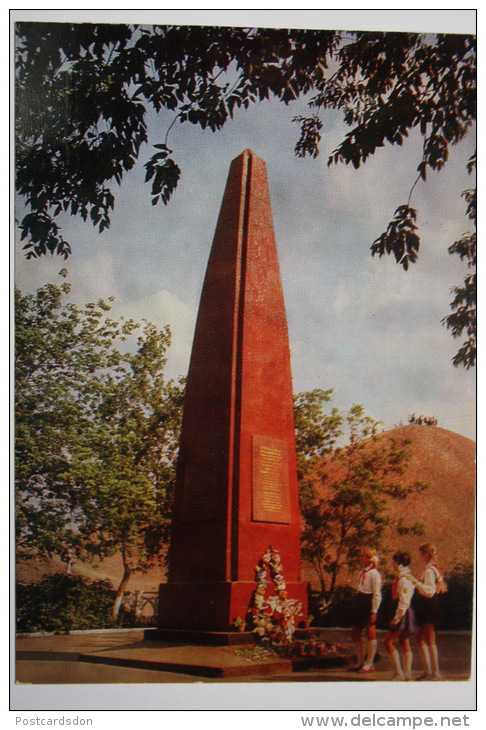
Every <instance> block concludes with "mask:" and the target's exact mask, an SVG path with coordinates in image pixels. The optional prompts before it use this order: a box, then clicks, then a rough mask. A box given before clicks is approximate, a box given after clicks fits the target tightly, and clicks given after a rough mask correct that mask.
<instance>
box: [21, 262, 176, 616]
mask: <svg viewBox="0 0 486 730" xmlns="http://www.w3.org/2000/svg"><path fill="white" fill-rule="evenodd" d="M61 273H62V275H63V276H64V277H65V276H66V272H65V271H64V270H63V272H61ZM69 291H70V285H69V284H68V283H67V282H63V283H62V284H61V285H60V286H58V285H54V284H48V285H46V286H44V287H42V288H40V289H39V290H38V291H37V292H36V294H26V295H23V294H22V293H21V292H20V291H18V290H17V291H16V311H15V314H16V353H15V358H16V360H15V376H16V383H15V384H16V402H15V436H16V440H15V481H16V513H17V515H16V516H17V522H16V526H17V545H18V549H19V550H26V549H27V550H31V549H35V550H37V551H38V552H39V553H40V554H43V555H47V556H52V555H53V554H57V555H59V556H60V557H61V559H63V560H64V561H65V562H67V563H68V564H69V563H70V562H71V561H72V560H73V559H75V558H83V559H89V558H90V557H94V556H96V557H98V558H103V557H105V556H107V555H112V554H115V553H121V555H122V561H123V570H124V573H123V578H122V580H121V583H120V586H119V589H118V594H117V598H116V603H115V613H116V612H117V610H118V607H119V603H120V600H121V594H122V592H123V590H125V588H126V584H127V582H128V579H129V577H130V575H131V572H132V571H133V570H134V569H137V570H140V569H145V568H146V567H147V566H148V565H150V564H151V561H153V560H154V559H156V558H157V557H158V556H159V555H160V554H161V550H162V549H163V544H164V539H165V537H166V533H165V531H166V528H167V525H168V521H169V519H170V504H171V498H172V490H173V481H174V461H175V457H176V452H177V442H178V433H179V428H180V415H181V406H182V393H183V390H182V385H181V384H180V383H174V382H172V381H170V382H166V381H165V380H164V375H163V373H164V366H165V363H166V350H167V347H168V346H169V343H170V333H169V330H168V328H166V329H164V330H162V331H158V330H157V329H156V328H155V327H154V326H153V325H151V324H149V323H145V325H144V326H143V327H142V328H141V329H142V331H141V333H140V334H139V335H138V339H137V342H136V347H135V352H131V351H130V349H129V346H130V339H133V336H134V335H135V333H136V332H137V330H140V325H137V324H135V323H134V322H133V321H131V320H128V321H125V320H123V319H122V320H121V321H120V322H115V321H114V320H112V319H111V318H110V317H109V316H108V312H109V309H110V306H109V305H108V304H107V303H106V302H104V301H102V300H100V301H99V302H97V303H91V304H87V305H86V306H85V307H84V308H80V307H78V306H77V305H76V304H74V303H72V302H67V303H66V302H64V301H63V298H64V297H65V295H67V294H68V293H69ZM122 348H123V350H122Z"/></svg>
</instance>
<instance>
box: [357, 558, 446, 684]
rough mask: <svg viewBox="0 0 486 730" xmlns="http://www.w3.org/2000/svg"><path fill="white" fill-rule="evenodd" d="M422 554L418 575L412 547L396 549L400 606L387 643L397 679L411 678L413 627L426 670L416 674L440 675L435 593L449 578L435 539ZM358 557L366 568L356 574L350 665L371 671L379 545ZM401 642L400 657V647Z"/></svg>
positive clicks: (432, 677) (378, 595)
mask: <svg viewBox="0 0 486 730" xmlns="http://www.w3.org/2000/svg"><path fill="white" fill-rule="evenodd" d="M419 555H420V558H421V560H422V562H423V564H424V567H423V572H422V576H421V578H420V580H419V579H417V578H416V577H415V576H414V575H413V574H412V572H411V570H410V563H411V558H410V555H409V554H408V553H405V552H397V553H395V554H394V555H393V567H394V571H395V574H396V578H395V580H394V582H393V587H392V598H393V599H394V601H395V606H396V609H395V613H394V616H393V618H392V620H391V622H390V626H389V630H388V633H387V635H386V637H385V647H386V650H387V652H388V655H389V657H390V661H391V664H392V667H393V676H392V680H394V681H398V680H408V681H410V680H411V679H412V658H413V655H412V648H411V645H410V634H412V633H415V638H416V641H417V644H418V648H419V652H420V657H421V660H422V665H423V672H422V674H421V675H420V676H419V677H417V679H419V680H424V679H425V680H439V679H440V672H439V656H438V651H437V644H436V638H435V624H436V622H437V618H438V616H437V612H438V601H437V598H438V596H439V594H440V592H442V591H443V590H444V585H445V584H444V580H443V578H442V574H441V572H440V570H439V568H438V566H437V550H436V548H435V547H434V545H430V544H429V543H426V544H424V545H421V546H420V547H419ZM360 561H361V565H362V570H361V573H360V575H359V580H358V593H357V599H356V609H355V617H354V620H353V627H352V639H353V643H354V645H355V649H356V655H357V663H356V664H355V665H354V666H353V667H351V671H357V672H359V673H360V674H369V673H371V672H374V670H375V669H374V660H375V656H376V651H377V647H378V641H377V638H376V617H377V613H378V608H379V606H380V603H381V574H380V572H379V570H378V556H377V553H376V550H373V549H372V548H366V549H364V550H362V552H361V556H360ZM363 632H364V633H365V635H366V639H367V646H366V648H365V646H364V644H363V641H362V636H363ZM397 642H398V645H399V646H400V649H401V657H400V653H399V652H398V650H397V648H396V643H397Z"/></svg>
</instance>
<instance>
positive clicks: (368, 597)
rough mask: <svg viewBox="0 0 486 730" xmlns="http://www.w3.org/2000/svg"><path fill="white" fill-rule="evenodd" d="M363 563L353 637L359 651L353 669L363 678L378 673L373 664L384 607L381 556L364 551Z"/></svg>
mask: <svg viewBox="0 0 486 730" xmlns="http://www.w3.org/2000/svg"><path fill="white" fill-rule="evenodd" d="M360 563H361V565H362V571H361V573H360V574H359V579H358V593H357V596H356V608H355V615H354V621H353V626H352V629H351V637H352V640H353V643H354V646H355V649H356V656H357V663H356V665H355V666H354V667H352V668H351V669H352V670H353V671H358V672H359V673H360V674H369V673H370V672H374V671H375V667H374V664H373V662H374V660H375V655H376V649H377V647H378V642H377V639H376V614H377V613H378V608H379V606H380V603H381V575H380V572H379V571H378V569H377V565H378V555H377V553H376V550H374V549H373V548H364V549H363V550H362V551H361V555H360ZM363 631H366V638H367V640H368V645H367V649H366V661H365V650H364V646H363V642H362V639H361V636H362V633H363Z"/></svg>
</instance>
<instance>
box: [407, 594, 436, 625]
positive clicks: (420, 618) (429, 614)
mask: <svg viewBox="0 0 486 730" xmlns="http://www.w3.org/2000/svg"><path fill="white" fill-rule="evenodd" d="M412 605H413V610H414V613H415V623H416V625H417V626H424V624H436V623H437V622H438V621H439V618H440V596H439V595H438V594H437V593H436V594H435V596H432V598H427V596H421V595H420V593H415V595H414V597H413V599H412Z"/></svg>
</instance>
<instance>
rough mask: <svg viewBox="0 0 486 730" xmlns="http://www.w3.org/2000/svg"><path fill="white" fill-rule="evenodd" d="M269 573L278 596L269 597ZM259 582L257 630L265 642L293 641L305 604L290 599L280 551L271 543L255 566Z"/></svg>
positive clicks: (255, 612) (253, 611)
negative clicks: (297, 621)
mask: <svg viewBox="0 0 486 730" xmlns="http://www.w3.org/2000/svg"><path fill="white" fill-rule="evenodd" d="M268 574H270V579H271V581H272V583H273V585H274V587H275V595H273V596H266V591H267V585H268V580H267V579H268ZM255 582H256V584H257V586H256V590H255V593H254V595H253V601H252V606H251V618H252V621H253V625H254V629H253V630H254V632H255V633H256V634H257V636H258V637H259V638H260V639H261V640H262V641H263V642H264V643H267V642H270V643H272V644H290V643H291V642H292V640H293V635H294V632H295V624H296V619H297V617H298V616H302V613H301V611H302V603H301V602H300V601H297V600H296V599H293V598H289V597H288V593H287V585H286V583H285V578H284V574H283V565H282V561H281V558H280V553H279V551H278V550H277V549H276V548H273V547H272V546H271V545H270V546H269V547H268V550H267V551H266V552H265V553H264V555H263V556H262V557H261V559H260V560H259V561H258V565H256V566H255Z"/></svg>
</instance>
